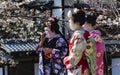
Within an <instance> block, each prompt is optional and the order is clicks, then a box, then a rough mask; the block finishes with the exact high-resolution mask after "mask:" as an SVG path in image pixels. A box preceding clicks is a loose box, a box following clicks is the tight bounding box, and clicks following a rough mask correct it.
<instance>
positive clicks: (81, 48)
mask: <svg viewBox="0 0 120 75" xmlns="http://www.w3.org/2000/svg"><path fill="white" fill-rule="evenodd" d="M85 34H86V32H85V31H84V30H82V29H81V30H77V31H75V32H74V33H73V35H72V37H71V39H70V42H69V52H70V53H69V56H67V57H65V59H64V63H65V65H66V67H67V69H68V75H90V70H89V66H88V62H87V59H86V56H85V50H86V46H87V42H86V38H87V37H88V36H89V35H87V36H85Z"/></svg>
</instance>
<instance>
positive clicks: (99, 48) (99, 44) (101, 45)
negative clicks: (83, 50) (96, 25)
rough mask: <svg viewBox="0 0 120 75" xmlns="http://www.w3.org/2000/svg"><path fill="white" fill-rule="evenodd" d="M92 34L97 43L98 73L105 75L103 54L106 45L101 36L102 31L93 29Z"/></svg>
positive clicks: (97, 74) (98, 74)
mask: <svg viewBox="0 0 120 75" xmlns="http://www.w3.org/2000/svg"><path fill="white" fill-rule="evenodd" d="M90 35H91V37H93V38H94V40H95V45H96V75H104V64H103V56H104V50H105V47H104V46H105V45H104V42H103V40H102V38H101V32H100V31H98V30H92V31H91V32H90Z"/></svg>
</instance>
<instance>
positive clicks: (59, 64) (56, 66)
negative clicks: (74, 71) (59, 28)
mask: <svg viewBox="0 0 120 75" xmlns="http://www.w3.org/2000/svg"><path fill="white" fill-rule="evenodd" d="M55 38H59V39H58V40H57V41H56V43H55V48H53V50H52V53H51V55H52V57H51V58H50V59H49V60H46V62H45V63H46V64H45V63H43V61H44V60H45V59H44V58H45V57H44V55H43V51H42V49H41V51H40V53H39V55H40V57H39V75H67V71H66V67H65V65H64V64H63V59H64V57H65V56H66V55H67V52H68V48H67V43H66V41H65V40H64V39H63V38H62V36H61V35H59V34H57V35H55V37H54V38H53V39H52V40H54V39H55ZM52 40H51V41H52ZM51 41H48V44H49V42H51ZM58 48H59V49H58Z"/></svg>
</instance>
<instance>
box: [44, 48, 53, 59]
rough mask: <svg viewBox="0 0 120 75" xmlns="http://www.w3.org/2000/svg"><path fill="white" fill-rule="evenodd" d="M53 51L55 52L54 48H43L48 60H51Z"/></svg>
mask: <svg viewBox="0 0 120 75" xmlns="http://www.w3.org/2000/svg"><path fill="white" fill-rule="evenodd" d="M52 50H53V49H52V48H43V51H44V55H45V56H46V57H48V58H51V55H52Z"/></svg>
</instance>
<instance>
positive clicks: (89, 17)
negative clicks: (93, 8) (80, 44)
mask: <svg viewBox="0 0 120 75" xmlns="http://www.w3.org/2000/svg"><path fill="white" fill-rule="evenodd" d="M96 19H97V14H96V13H94V12H90V13H89V14H87V15H86V22H87V23H90V24H92V26H94V25H95V24H96Z"/></svg>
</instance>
